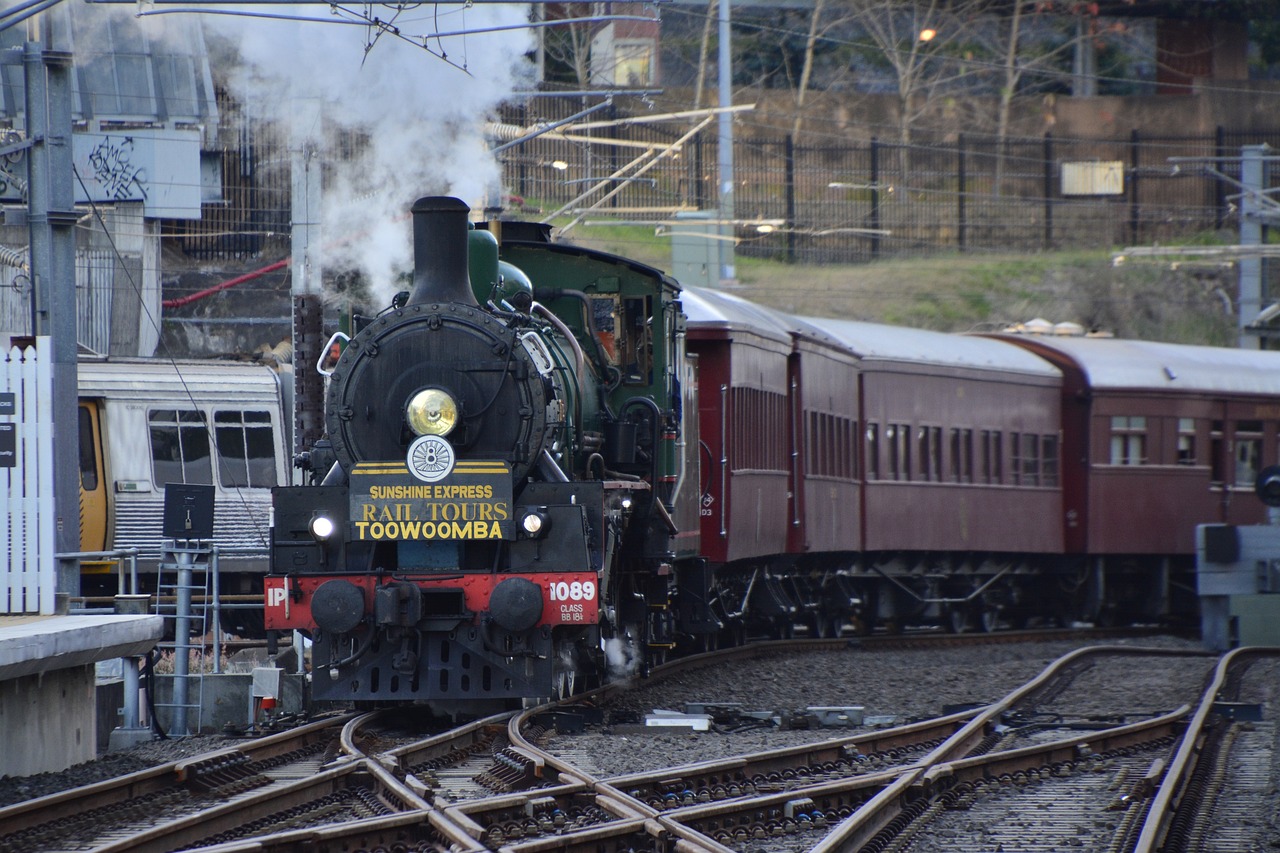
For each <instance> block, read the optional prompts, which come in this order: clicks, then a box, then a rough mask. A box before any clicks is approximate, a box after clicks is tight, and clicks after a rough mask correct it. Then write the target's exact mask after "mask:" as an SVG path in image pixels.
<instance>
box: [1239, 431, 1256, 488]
mask: <svg viewBox="0 0 1280 853" xmlns="http://www.w3.org/2000/svg"><path fill="white" fill-rule="evenodd" d="M1235 448H1236V453H1235V462H1236V469H1235V470H1236V477H1235V484H1236V485H1237V486H1241V487H1243V488H1247V489H1252V488H1253V486H1254V483H1256V482H1257V480H1258V472H1259V471H1261V470H1262V421H1240V422H1239V423H1237V424H1236V435H1235Z"/></svg>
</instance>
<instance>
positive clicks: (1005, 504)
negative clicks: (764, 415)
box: [805, 319, 1062, 630]
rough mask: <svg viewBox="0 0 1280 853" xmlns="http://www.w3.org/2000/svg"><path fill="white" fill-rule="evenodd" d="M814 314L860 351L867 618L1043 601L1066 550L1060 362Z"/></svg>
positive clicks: (1027, 606) (1026, 609)
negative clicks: (1057, 364)
mask: <svg viewBox="0 0 1280 853" xmlns="http://www.w3.org/2000/svg"><path fill="white" fill-rule="evenodd" d="M808 322H809V323H810V324H811V325H812V326H813V327H815V328H816V329H818V330H820V331H822V332H824V333H826V334H827V335H829V336H830V337H831V338H833V339H835V340H837V341H839V342H840V343H841V344H842V345H843V346H844V347H845V348H847V349H848V350H849V351H850V352H852V353H854V354H856V357H857V371H856V376H850V377H849V380H848V383H847V387H848V389H849V390H848V393H850V394H856V396H857V399H858V410H859V418H860V432H861V436H860V441H859V442H857V444H856V446H857V447H858V459H857V475H858V477H859V482H860V490H859V491H860V500H859V502H858V506H859V507H860V510H861V517H860V524H859V525H857V526H856V528H859V529H860V530H861V534H862V535H861V538H860V539H859V540H858V542H857V547H856V553H854V554H850V555H847V556H846V557H845V559H846V560H847V561H848V569H847V572H848V573H849V575H850V576H851V577H852V578H853V579H854V580H855V585H856V588H857V589H858V590H859V591H860V594H861V598H862V600H863V608H862V609H863V620H864V621H865V622H866V623H867V626H868V627H869V626H870V625H871V624H875V623H876V622H881V623H888V624H901V623H902V622H905V621H917V620H920V619H926V620H928V621H936V620H942V621H944V622H945V623H946V624H947V625H949V627H951V628H953V629H954V630H965V629H968V628H970V627H977V628H980V629H983V630H991V629H993V628H995V627H996V626H997V624H998V623H999V622H1000V621H1014V622H1020V621H1022V620H1023V619H1024V618H1025V617H1026V616H1028V615H1030V614H1033V613H1036V612H1041V611H1042V610H1043V604H1044V602H1045V601H1046V600H1047V599H1049V598H1050V597H1051V596H1052V595H1053V594H1054V593H1053V592H1052V591H1051V590H1052V588H1053V587H1054V586H1055V584H1056V578H1055V572H1054V569H1055V568H1056V565H1055V560H1054V555H1057V554H1060V553H1061V550H1062V528H1061V525H1060V524H1059V523H1058V519H1059V518H1060V517H1061V492H1060V490H1059V474H1058V471H1059V465H1060V461H1059V449H1060V441H1059V432H1058V431H1059V403H1058V400H1059V388H1060V383H1061V377H1060V374H1059V373H1058V371H1057V370H1056V369H1055V368H1054V367H1052V366H1051V365H1049V364H1047V363H1046V362H1044V361H1043V360H1041V359H1039V358H1036V357H1034V356H1030V354H1029V353H1026V352H1022V351H1019V350H1018V349H1017V348H1013V347H1008V346H1006V345H1004V344H1001V343H998V342H995V341H989V340H986V339H983V338H976V337H965V336H957V335H950V334H943V333H939V332H930V331H923V330H918V329H907V328H901V327H895V326H885V325H879V324H873V323H861V322H851V321H839V320H816V319H811V320H808ZM993 344H994V346H993ZM805 440H806V442H810V443H811V442H814V441H816V442H817V443H818V445H819V447H821V445H822V436H821V435H817V436H814V435H812V434H809V435H806V437H805ZM819 452H820V451H819ZM810 455H812V453H811V454H810ZM850 527H851V528H854V527H855V526H854V525H850Z"/></svg>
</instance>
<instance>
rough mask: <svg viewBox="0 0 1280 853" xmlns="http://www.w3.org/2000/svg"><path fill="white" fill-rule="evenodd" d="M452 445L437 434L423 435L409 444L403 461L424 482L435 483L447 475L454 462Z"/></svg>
mask: <svg viewBox="0 0 1280 853" xmlns="http://www.w3.org/2000/svg"><path fill="white" fill-rule="evenodd" d="M455 461H456V460H455V457H454V455H453V445H451V444H449V442H447V441H445V440H444V439H443V438H441V437H440V436H438V435H424V436H422V437H421V438H419V439H418V440H417V441H415V442H414V443H413V444H411V445H409V455H408V456H407V457H406V458H405V462H407V463H408V465H409V470H410V471H412V472H413V476H415V477H417V478H418V479H419V480H422V481H423V482H426V483H435V482H438V481H440V480H443V479H444V478H445V477H447V476H449V472H450V471H452V470H453V463H454V462H455Z"/></svg>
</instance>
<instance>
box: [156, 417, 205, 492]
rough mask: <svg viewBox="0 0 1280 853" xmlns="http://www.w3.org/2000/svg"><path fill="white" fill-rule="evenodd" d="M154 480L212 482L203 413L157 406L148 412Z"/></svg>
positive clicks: (159, 481) (158, 481) (159, 483)
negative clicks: (158, 407) (157, 407)
mask: <svg viewBox="0 0 1280 853" xmlns="http://www.w3.org/2000/svg"><path fill="white" fill-rule="evenodd" d="M148 424H149V426H150V430H151V473H152V477H153V478H154V482H155V483H156V484H157V485H161V486H163V485H164V484H165V483H198V484H203V485H213V461H212V456H211V453H210V450H209V432H208V428H207V426H206V424H205V416H204V412H197V411H176V410H174V409H156V410H154V411H152V412H150V413H149V415H148Z"/></svg>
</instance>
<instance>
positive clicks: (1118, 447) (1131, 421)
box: [1111, 415, 1147, 465]
mask: <svg viewBox="0 0 1280 853" xmlns="http://www.w3.org/2000/svg"><path fill="white" fill-rule="evenodd" d="M1111 464H1112V465H1145V464H1147V419H1146V418H1145V417H1143V416H1141V415H1116V416H1114V417H1112V418H1111Z"/></svg>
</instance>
